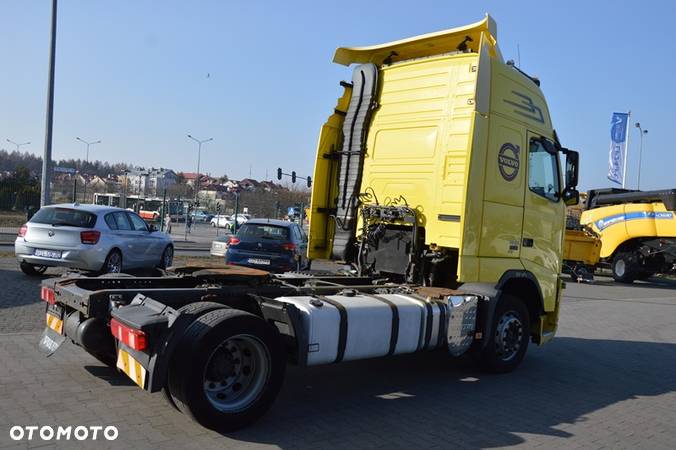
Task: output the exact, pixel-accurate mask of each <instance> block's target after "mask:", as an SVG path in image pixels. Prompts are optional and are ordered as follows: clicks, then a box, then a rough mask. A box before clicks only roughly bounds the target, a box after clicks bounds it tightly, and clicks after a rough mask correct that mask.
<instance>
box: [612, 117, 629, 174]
mask: <svg viewBox="0 0 676 450" xmlns="http://www.w3.org/2000/svg"><path fill="white" fill-rule="evenodd" d="M628 128H629V113H613V118H612V120H611V121H610V155H609V158H608V179H609V180H610V181H614V182H615V183H617V184H622V178H623V177H622V175H623V173H624V165H625V164H626V163H627V161H626V159H627V129H628Z"/></svg>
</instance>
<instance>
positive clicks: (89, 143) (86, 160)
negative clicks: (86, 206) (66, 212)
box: [75, 137, 101, 203]
mask: <svg viewBox="0 0 676 450" xmlns="http://www.w3.org/2000/svg"><path fill="white" fill-rule="evenodd" d="M75 140H76V141H80V142H82V143H84V144H85V145H86V146H87V156H86V159H85V168H86V167H87V166H88V165H89V146H90V145H94V144H100V143H101V140H100V139H99V140H98V141H92V142H87V141H85V140H84V139H80V138H79V137H76V138H75ZM82 196H83V197H84V202H85V203H87V177H86V174H85V177H84V193H83V194H82Z"/></svg>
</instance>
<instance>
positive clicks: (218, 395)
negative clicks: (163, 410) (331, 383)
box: [169, 309, 286, 432]
mask: <svg viewBox="0 0 676 450" xmlns="http://www.w3.org/2000/svg"><path fill="white" fill-rule="evenodd" d="M173 358H176V360H177V361H180V362H181V364H180V365H176V366H174V368H172V370H171V371H170V373H169V392H170V393H171V396H172V398H173V400H174V403H175V404H176V406H177V407H178V408H179V409H180V410H181V412H183V413H184V414H187V415H188V416H190V417H191V418H193V419H194V420H195V421H197V422H198V423H200V424H201V425H203V426H205V427H207V428H211V429H213V430H216V431H221V432H227V431H234V430H237V429H240V428H243V427H245V426H247V425H249V424H251V423H253V422H254V421H256V420H257V419H258V418H260V417H261V416H262V415H263V414H265V412H266V411H267V410H268V408H269V407H270V406H271V405H272V402H273V401H274V400H275V398H276V397H277V394H278V393H279V390H280V389H281V386H282V382H283V380H284V372H285V369H286V358H285V351H284V347H283V344H282V339H281V338H280V336H279V333H278V332H277V330H276V329H275V328H274V327H273V326H271V325H269V324H268V323H267V322H265V321H264V320H263V319H261V318H260V317H258V316H255V315H253V314H250V313H247V312H244V311H240V310H236V309H218V310H215V311H212V312H209V313H207V314H204V315H203V316H201V317H200V318H199V319H197V320H196V321H195V322H194V323H193V324H192V325H191V326H190V327H189V328H188V330H187V331H186V333H185V334H184V336H183V339H182V342H181V344H180V345H179V348H178V349H177V350H176V354H175V355H174V357H173Z"/></svg>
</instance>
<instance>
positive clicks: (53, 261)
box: [14, 203, 174, 275]
mask: <svg viewBox="0 0 676 450" xmlns="http://www.w3.org/2000/svg"><path fill="white" fill-rule="evenodd" d="M14 253H15V255H16V258H17V260H18V261H19V264H20V266H21V270H22V271H23V272H24V273H25V274H27V275H38V274H41V273H43V272H44V271H45V270H47V268H48V267H57V266H58V267H69V268H73V269H80V270H85V271H93V272H100V273H118V272H122V271H124V270H127V269H137V268H153V267H161V268H166V267H168V266H170V265H171V264H172V262H173V257H174V245H173V243H172V240H171V237H170V236H169V235H168V234H166V233H161V232H159V231H157V230H156V229H155V227H154V226H152V225H148V224H146V222H145V221H144V220H143V219H142V218H141V217H140V216H139V215H138V214H136V213H134V212H132V211H127V210H125V209H122V208H115V207H112V206H100V205H80V204H77V203H75V204H72V203H69V204H60V205H50V206H45V207H43V208H40V210H39V211H38V212H36V213H35V215H34V216H33V217H32V218H31V219H30V220H29V221H28V222H27V223H26V224H25V225H23V226H22V227H21V229H20V230H19V235H18V236H17V238H16V241H15V242H14Z"/></svg>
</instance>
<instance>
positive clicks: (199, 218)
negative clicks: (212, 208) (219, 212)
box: [190, 209, 214, 223]
mask: <svg viewBox="0 0 676 450" xmlns="http://www.w3.org/2000/svg"><path fill="white" fill-rule="evenodd" d="M190 215H191V216H192V221H193V222H203V223H207V222H209V221H210V220H211V219H212V218H213V217H214V215H213V214H211V213H210V212H207V211H205V210H203V209H196V210H195V211H193V212H192V213H190Z"/></svg>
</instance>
